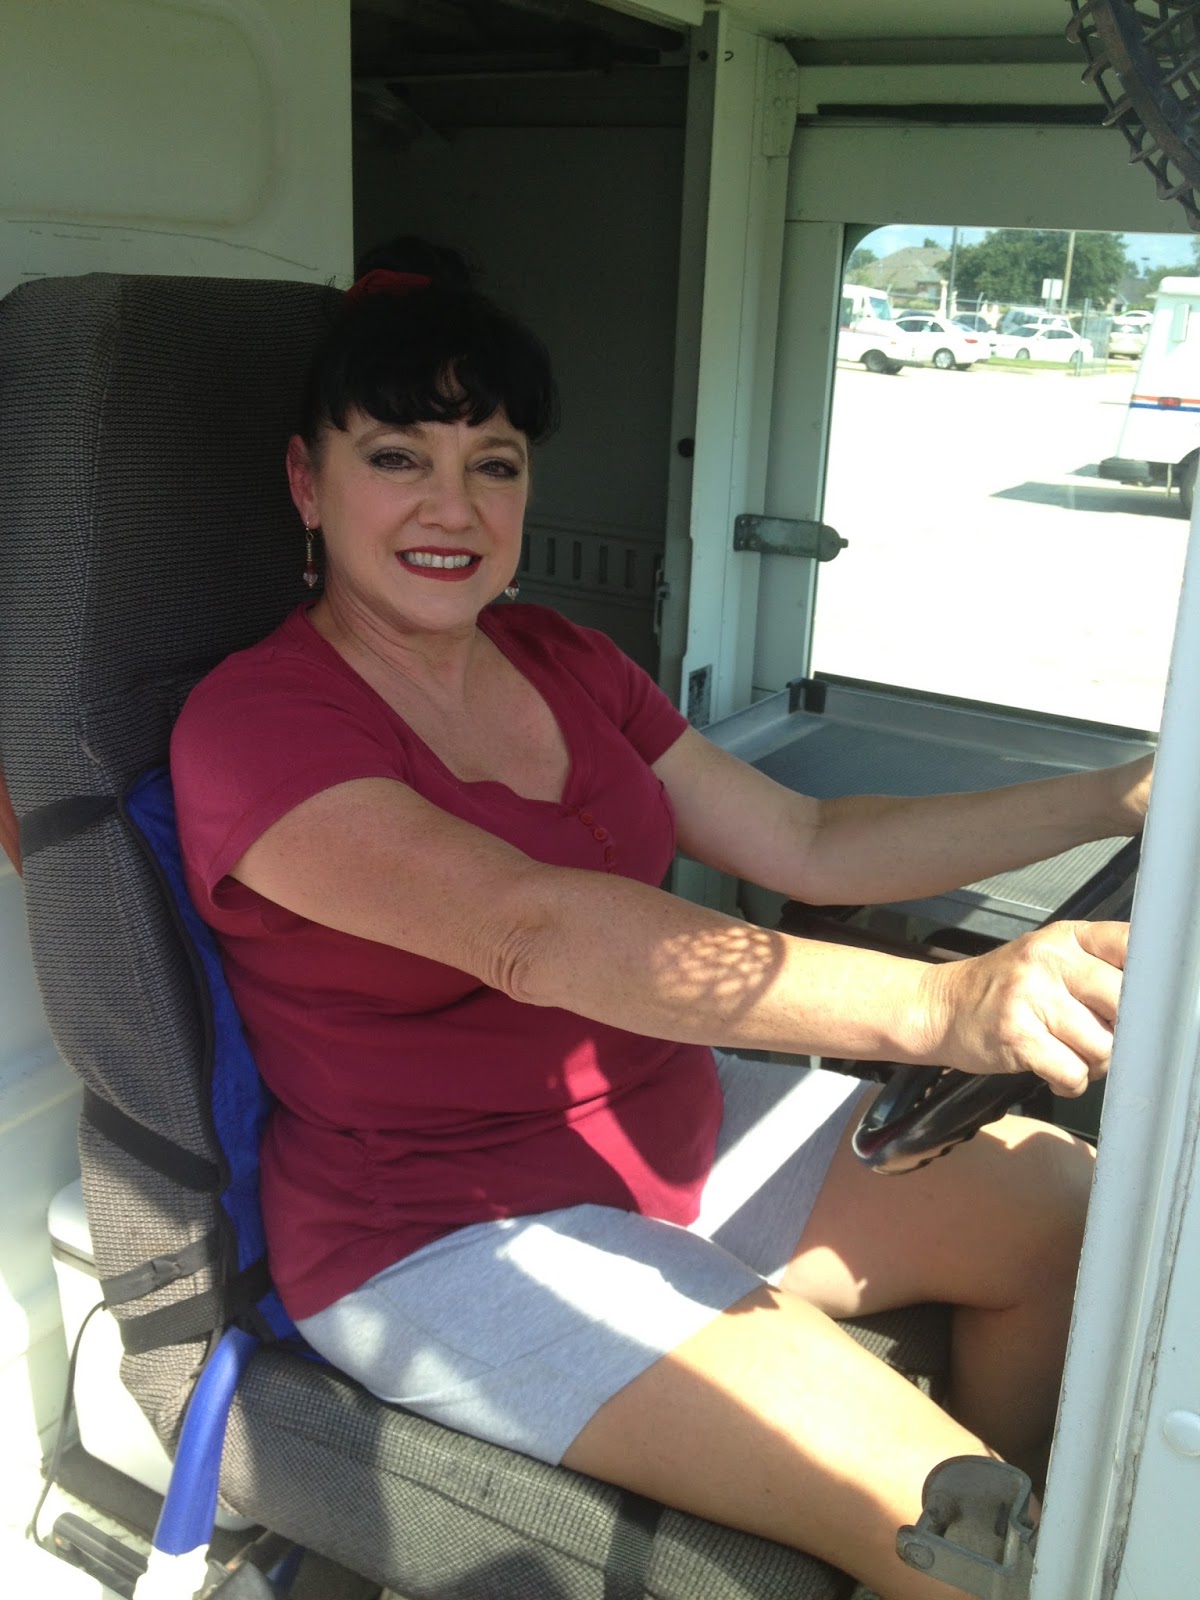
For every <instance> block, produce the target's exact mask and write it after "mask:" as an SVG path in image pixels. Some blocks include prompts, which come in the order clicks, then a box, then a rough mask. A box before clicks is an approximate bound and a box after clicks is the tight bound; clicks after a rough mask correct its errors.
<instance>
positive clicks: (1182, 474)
mask: <svg viewBox="0 0 1200 1600" xmlns="http://www.w3.org/2000/svg"><path fill="white" fill-rule="evenodd" d="M1198 460H1200V455H1198V454H1197V452H1196V451H1194V450H1193V451H1192V453H1191V455H1190V456H1184V458H1183V460H1182V461H1181V462H1180V463H1179V469H1178V473H1177V478H1176V481H1177V482H1178V484H1179V509H1180V510H1181V511H1182V512H1183V514H1184V516H1185V517H1188V518H1190V517H1191V515H1192V501H1193V500H1194V499H1195V497H1196V463H1197V461H1198Z"/></svg>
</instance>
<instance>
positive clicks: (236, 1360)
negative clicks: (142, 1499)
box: [154, 1328, 258, 1556]
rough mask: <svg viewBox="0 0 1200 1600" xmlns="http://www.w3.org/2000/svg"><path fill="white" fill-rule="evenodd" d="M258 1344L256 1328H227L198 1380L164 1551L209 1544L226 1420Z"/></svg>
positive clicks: (161, 1541) (163, 1526)
mask: <svg viewBox="0 0 1200 1600" xmlns="http://www.w3.org/2000/svg"><path fill="white" fill-rule="evenodd" d="M257 1349H258V1340H257V1339H256V1338H255V1337H254V1335H253V1334H252V1333H243V1331H242V1330H241V1329H240V1328H227V1329H226V1331H225V1332H224V1333H223V1334H222V1335H221V1341H220V1343H219V1344H218V1345H217V1348H216V1349H215V1350H214V1351H213V1353H212V1355H211V1356H210V1357H209V1359H208V1361H207V1362H206V1363H205V1366H204V1370H203V1372H201V1374H200V1377H199V1379H198V1381H197V1383H196V1387H195V1389H194V1391H193V1393H192V1398H191V1400H190V1401H189V1402H188V1408H187V1415H186V1416H185V1417H184V1419H183V1429H182V1431H181V1432H180V1435H179V1448H178V1450H177V1451H176V1452H175V1465H174V1467H173V1468H172V1470H171V1481H170V1483H169V1484H168V1485H167V1493H166V1497H165V1498H164V1500H163V1506H162V1510H161V1512H160V1513H159V1517H158V1526H157V1527H156V1528H155V1530H154V1548H155V1549H156V1550H161V1551H162V1552H163V1553H164V1555H172V1556H179V1555H184V1554H186V1553H187V1551H189V1550H198V1549H200V1548H201V1546H203V1547H204V1548H206V1549H207V1547H208V1544H209V1542H210V1540H211V1539H212V1531H213V1523H214V1521H215V1520H216V1515H217V1484H218V1480H219V1478H220V1475H221V1452H222V1450H223V1449H224V1447H225V1424H226V1422H227V1421H228V1419H229V1407H230V1406H231V1405H232V1404H233V1396H234V1391H235V1390H236V1389H237V1386H238V1383H239V1382H240V1380H241V1376H242V1374H243V1372H245V1370H246V1368H247V1366H248V1365H249V1363H250V1357H251V1356H252V1355H253V1354H254V1352H255V1351H256V1350H257Z"/></svg>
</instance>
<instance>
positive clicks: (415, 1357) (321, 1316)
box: [299, 1054, 863, 1462]
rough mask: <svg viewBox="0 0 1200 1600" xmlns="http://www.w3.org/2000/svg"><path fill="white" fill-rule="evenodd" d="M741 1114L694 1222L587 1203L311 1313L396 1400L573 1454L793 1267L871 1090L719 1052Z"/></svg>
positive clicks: (539, 1452) (500, 1230) (454, 1422)
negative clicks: (651, 1381)
mask: <svg viewBox="0 0 1200 1600" xmlns="http://www.w3.org/2000/svg"><path fill="white" fill-rule="evenodd" d="M717 1065H718V1069H719V1071H720V1077H721V1088H722V1092H723V1094H724V1097H725V1112H724V1118H723V1120H722V1123H721V1132H720V1136H719V1139H718V1144H717V1156H716V1161H715V1164H714V1166H713V1170H712V1173H711V1175H710V1177H709V1180H708V1182H707V1184H706V1185H705V1188H704V1193H703V1196H702V1200H701V1207H700V1215H699V1217H698V1218H697V1219H696V1221H695V1222H694V1223H693V1224H692V1225H691V1227H689V1228H681V1227H678V1226H676V1225H675V1224H674V1223H669V1222H660V1221H657V1220H656V1219H655V1218H653V1217H642V1216H638V1215H636V1214H634V1213H632V1212H626V1211H618V1210H615V1209H613V1208H612V1207H609V1206H598V1205H581V1206H570V1207H567V1208H565V1209H563V1210H559V1211H545V1212H541V1213H539V1214H538V1215H536V1216H529V1217H512V1218H508V1219H505V1220H502V1221H499V1222H481V1223H475V1224H473V1225H472V1226H470V1227H466V1228H460V1229H459V1230H458V1231H457V1232H455V1233H452V1234H448V1235H447V1236H446V1237H444V1238H441V1239H438V1240H435V1242H434V1243H433V1244H430V1245H426V1246H425V1248H424V1249H422V1250H418V1251H417V1252H416V1254H415V1255H411V1256H406V1257H405V1258H404V1260H403V1261H400V1262H398V1263H397V1264H396V1265H395V1266H393V1267H388V1268H386V1269H385V1270H384V1271H383V1272H380V1273H377V1274H376V1275H375V1277H373V1278H371V1279H370V1280H369V1281H368V1282H366V1283H364V1284H363V1285H362V1287H361V1288H359V1289H355V1290H354V1291H353V1292H352V1293H350V1294H348V1295H344V1296H343V1297H342V1299H340V1300H338V1301H335V1303H334V1304H333V1305H331V1306H327V1307H326V1308H325V1310H323V1311H319V1312H317V1314H316V1315H315V1316H312V1317H306V1318H305V1319H304V1320H303V1321H302V1322H300V1323H299V1328H300V1331H301V1333H302V1334H303V1335H304V1337H305V1338H306V1339H307V1340H308V1341H309V1343H310V1344H311V1345H312V1346H313V1348H314V1349H316V1350H318V1351H319V1352H320V1353H321V1354H322V1355H324V1356H326V1357H327V1358H328V1359H329V1360H330V1361H331V1362H332V1363H333V1365H334V1366H336V1367H340V1368H341V1369H342V1370H343V1371H344V1372H347V1373H349V1374H350V1375H351V1376H352V1377H354V1378H357V1379H358V1380H359V1382H360V1383H362V1384H363V1385H364V1387H365V1388H367V1389H369V1390H371V1391H372V1392H373V1393H374V1394H377V1395H378V1396H379V1397H380V1398H381V1399H383V1400H387V1401H390V1402H392V1403H393V1404H396V1405H401V1406H405V1407H407V1408H408V1409H409V1410H410V1411H416V1412H419V1413H420V1414H421V1415H422V1416H425V1417H430V1418H432V1419H433V1420H434V1421H436V1422H441V1423H444V1424H445V1425H446V1426H448V1427H451V1428H457V1429H458V1430H459V1431H460V1432H462V1433H470V1434H474V1435H475V1437H476V1438H480V1439H489V1440H491V1441H492V1442H493V1443H495V1444H501V1445H505V1446H507V1447H508V1448H509V1449H512V1450H520V1451H522V1452H523V1453H524V1454H526V1455H530V1456H537V1457H538V1458H540V1459H541V1460H543V1461H549V1462H558V1461H559V1460H561V1458H562V1454H563V1452H564V1451H565V1450H566V1448H567V1446H568V1445H569V1444H570V1443H571V1441H572V1440H573V1439H574V1438H575V1437H576V1435H577V1434H578V1433H579V1432H580V1430H581V1429H582V1428H583V1426H584V1424H585V1423H586V1422H587V1421H588V1420H589V1419H590V1418H591V1417H592V1416H593V1415H594V1414H595V1412H596V1411H597V1410H598V1409H599V1408H600V1406H602V1405H603V1404H604V1402H605V1401H606V1400H608V1399H610V1398H611V1397H612V1396H613V1395H614V1394H616V1393H617V1392H618V1390H620V1389H623V1388H624V1387H625V1385H626V1384H627V1383H629V1382H631V1381H632V1379H634V1378H636V1377H637V1376H638V1375H639V1374H640V1373H642V1372H644V1371H645V1370H646V1368H647V1367H649V1366H651V1365H652V1364H653V1363H654V1362H655V1361H657V1360H658V1359H659V1357H660V1356H663V1355H665V1354H666V1353H667V1351H669V1350H673V1349H675V1348H676V1347H677V1346H678V1345H680V1344H682V1343H683V1341H684V1340H685V1339H688V1338H689V1337H690V1336H691V1335H692V1334H694V1333H697V1332H698V1331H699V1330H700V1329H701V1328H702V1327H704V1325H705V1324H706V1323H707V1322H709V1321H711V1320H712V1318H713V1317H715V1316H717V1315H719V1313H720V1312H722V1311H724V1310H726V1309H727V1308H728V1307H729V1306H731V1305H733V1304H734V1303H735V1302H736V1301H738V1300H740V1299H742V1298H743V1297H744V1296H745V1295H747V1294H750V1293H751V1292H752V1291H753V1290H754V1289H756V1288H758V1287H759V1286H760V1285H761V1284H762V1283H763V1281H764V1280H766V1281H771V1280H777V1279H778V1278H779V1277H780V1276H781V1275H782V1273H783V1271H784V1269H785V1268H786V1266H787V1264H788V1261H789V1260H790V1259H791V1256H792V1254H793V1252H794V1251H795V1247H796V1244H797V1242H798V1241H799V1238H800V1235H801V1233H802V1232H803V1231H804V1225H805V1223H806V1222H807V1220H808V1216H809V1213H810V1212H811V1210H812V1208H813V1204H814V1202H815V1200H816V1198H817V1194H818V1192H819V1190H820V1187H821V1184H822V1183H823V1181H824V1178H825V1173H826V1170H827V1169H828V1166H829V1161H830V1158H831V1157H832V1155H833V1152H834V1150H835V1149H836V1147H837V1144H838V1142H839V1140H840V1138H841V1135H842V1131H843V1129H844V1128H845V1126H846V1123H847V1121H848V1120H849V1118H850V1116H851V1115H852V1113H853V1112H854V1110H855V1106H856V1103H857V1101H858V1099H859V1096H860V1093H861V1091H862V1089H863V1084H862V1083H861V1082H860V1081H859V1080H858V1079H855V1078H848V1077H845V1076H842V1075H841V1074H837V1073H831V1072H821V1071H813V1070H808V1071H806V1070H804V1069H797V1068H796V1067H794V1066H782V1065H777V1064H774V1063H768V1062H761V1061H746V1060H743V1059H741V1058H739V1057H736V1056H727V1055H720V1054H718V1056H717Z"/></svg>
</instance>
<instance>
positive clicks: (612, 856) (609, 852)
mask: <svg viewBox="0 0 1200 1600" xmlns="http://www.w3.org/2000/svg"><path fill="white" fill-rule="evenodd" d="M604 859H605V861H615V860H616V859H617V852H616V851H615V850H614V849H613V847H612V845H606V846H605V848H604Z"/></svg>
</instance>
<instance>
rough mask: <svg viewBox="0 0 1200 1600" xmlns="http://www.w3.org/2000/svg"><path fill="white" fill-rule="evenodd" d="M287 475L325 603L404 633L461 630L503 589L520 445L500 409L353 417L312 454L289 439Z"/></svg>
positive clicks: (520, 484)
mask: <svg viewBox="0 0 1200 1600" xmlns="http://www.w3.org/2000/svg"><path fill="white" fill-rule="evenodd" d="M288 479H289V482H290V483H291V488H292V499H293V500H294V501H295V503H296V509H297V510H298V511H299V512H300V515H301V516H302V517H303V518H304V520H305V522H306V523H308V524H309V525H310V526H312V527H314V528H318V527H319V528H320V529H321V532H322V537H323V541H324V546H325V564H326V565H325V593H326V596H327V597H328V599H329V600H330V601H331V603H334V604H338V603H342V604H346V603H349V604H351V605H353V606H354V607H355V608H356V609H359V610H363V609H365V611H366V613H367V614H369V615H370V616H371V617H372V618H373V619H374V620H376V621H379V622H383V623H384V624H385V625H388V626H392V627H399V628H401V629H403V630H405V631H411V630H416V631H431V632H439V631H446V630H449V631H458V630H463V629H465V628H467V627H469V626H472V625H473V624H474V620H475V618H476V617H477V616H478V614H479V612H480V611H481V610H482V609H483V607H484V606H485V605H487V604H488V603H489V602H490V601H492V600H494V599H495V598H496V596H497V595H498V594H500V593H501V592H502V590H503V589H504V588H505V587H506V586H507V585H508V584H509V583H511V582H512V579H513V574H514V573H515V572H516V569H517V562H518V560H519V559H520V555H521V536H522V527H523V523H524V517H525V504H526V501H527V499H528V494H529V445H528V441H527V440H526V438H525V435H524V434H523V433H520V432H518V430H517V429H516V428H514V427H513V426H512V424H511V423H510V422H509V421H508V419H507V417H505V416H504V414H503V412H498V413H497V414H496V415H495V416H494V417H491V418H489V420H488V421H487V422H484V423H482V424H481V425H480V426H479V427H472V426H471V425H470V424H469V423H466V422H419V423H414V424H413V425H412V426H411V427H407V428H400V427H397V426H395V425H394V424H392V423H386V422H378V421H376V419H375V418H374V417H369V416H367V415H365V414H364V413H362V412H354V413H352V414H351V416H350V417H349V418H348V419H347V423H346V427H345V428H344V429H340V428H329V429H327V430H326V432H325V434H324V436H323V438H322V441H321V448H320V450H319V452H316V453H315V455H314V452H311V451H309V450H308V449H307V448H306V446H305V445H304V443H303V441H302V440H301V439H299V438H294V439H292V441H291V443H290V444H289V446H288Z"/></svg>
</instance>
